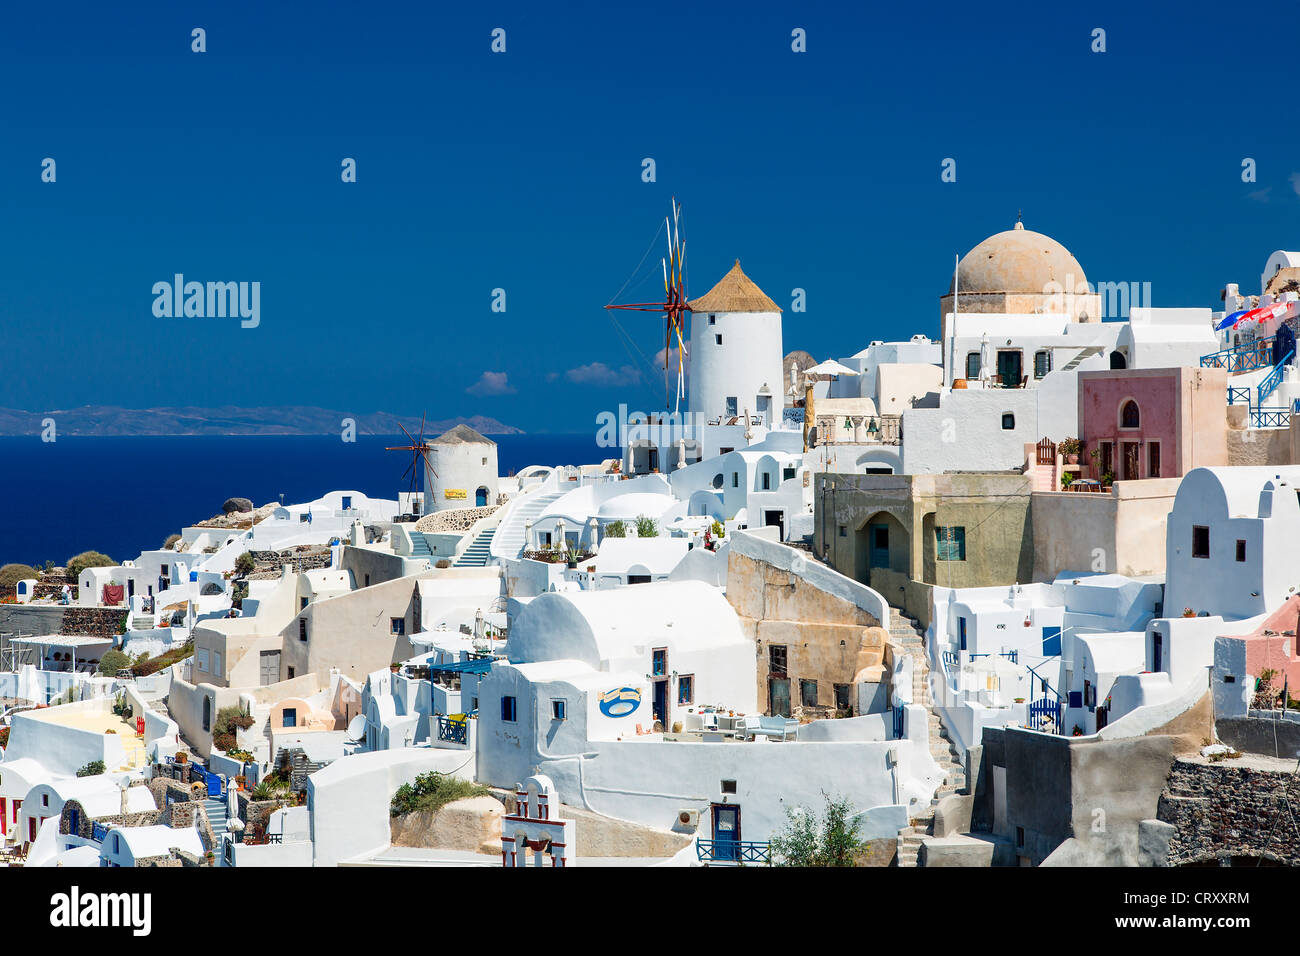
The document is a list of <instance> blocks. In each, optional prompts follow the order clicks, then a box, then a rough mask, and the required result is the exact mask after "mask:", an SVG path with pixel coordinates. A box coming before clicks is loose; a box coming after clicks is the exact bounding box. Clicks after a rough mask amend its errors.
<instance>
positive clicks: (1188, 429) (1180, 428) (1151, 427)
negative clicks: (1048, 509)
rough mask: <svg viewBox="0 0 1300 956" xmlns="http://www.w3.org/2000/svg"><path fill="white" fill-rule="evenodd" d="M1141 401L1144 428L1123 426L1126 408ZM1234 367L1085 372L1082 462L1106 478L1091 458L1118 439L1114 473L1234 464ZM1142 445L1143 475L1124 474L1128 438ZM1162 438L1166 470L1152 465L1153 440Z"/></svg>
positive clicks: (1176, 473) (1169, 474) (1164, 474)
mask: <svg viewBox="0 0 1300 956" xmlns="http://www.w3.org/2000/svg"><path fill="white" fill-rule="evenodd" d="M1130 400H1131V401H1134V402H1136V403H1137V406H1138V412H1139V419H1138V427H1136V428H1124V427H1122V426H1121V424H1120V422H1121V409H1122V408H1123V406H1124V405H1125V403H1126V402H1128V401H1130ZM1226 403H1227V373H1226V372H1225V371H1224V370H1223V369H1201V368H1161V369H1117V370H1113V371H1099V372H1081V373H1080V374H1079V437H1080V438H1081V439H1082V440H1083V442H1084V445H1085V448H1084V455H1083V457H1081V458H1080V459H1079V460H1080V463H1081V464H1083V465H1084V466H1085V467H1086V468H1087V469H1088V472H1087V473H1088V475H1089V476H1090V477H1093V478H1100V477H1101V474H1100V469H1099V468H1098V466H1097V463H1096V461H1095V460H1094V459H1093V458H1092V452H1093V450H1094V449H1097V448H1098V447H1100V444H1101V443H1102V442H1111V443H1112V451H1111V461H1112V464H1111V471H1112V472H1113V474H1114V476H1115V480H1117V481H1122V480H1125V479H1130V478H1154V477H1160V478H1180V477H1182V476H1183V475H1185V474H1186V473H1187V472H1188V471H1190V470H1191V469H1193V468H1197V467H1203V466H1214V465H1225V464H1227V458H1228V448H1227V410H1226ZM1127 443H1136V444H1137V445H1138V462H1137V474H1136V475H1127V474H1125V470H1124V468H1125V445H1126V444H1127ZM1157 443H1158V445H1159V449H1160V451H1159V454H1160V462H1159V469H1160V470H1159V474H1158V475H1155V474H1153V473H1152V472H1151V452H1150V449H1151V446H1152V445H1153V444H1157Z"/></svg>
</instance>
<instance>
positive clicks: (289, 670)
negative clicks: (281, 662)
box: [288, 667, 293, 680]
mask: <svg viewBox="0 0 1300 956" xmlns="http://www.w3.org/2000/svg"><path fill="white" fill-rule="evenodd" d="M288 672H289V678H288V679H289V680H293V668H292V667H290V668H288Z"/></svg>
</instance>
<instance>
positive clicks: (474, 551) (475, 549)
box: [454, 525, 497, 568]
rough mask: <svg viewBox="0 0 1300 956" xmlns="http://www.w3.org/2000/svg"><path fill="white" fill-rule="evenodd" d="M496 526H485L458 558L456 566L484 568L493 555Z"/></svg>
mask: <svg viewBox="0 0 1300 956" xmlns="http://www.w3.org/2000/svg"><path fill="white" fill-rule="evenodd" d="M496 532H497V529H496V526H495V525H494V526H492V527H491V528H485V529H484V530H482V531H480V532H479V533H478V534H476V535H475V536H474V540H473V541H472V542H470V546H469V547H468V548H466V549H465V550H464V551H463V552H461V555H460V557H459V558H457V559H456V563H455V565H454V566H455V567H458V568H482V567H485V566H486V565H487V563H488V559H490V558H491V557H492V539H493V538H495V537H496Z"/></svg>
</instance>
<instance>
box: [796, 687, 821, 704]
mask: <svg viewBox="0 0 1300 956" xmlns="http://www.w3.org/2000/svg"><path fill="white" fill-rule="evenodd" d="M799 702H800V703H801V704H803V706H805V707H816V706H817V682H816V681H815V680H801V681H799Z"/></svg>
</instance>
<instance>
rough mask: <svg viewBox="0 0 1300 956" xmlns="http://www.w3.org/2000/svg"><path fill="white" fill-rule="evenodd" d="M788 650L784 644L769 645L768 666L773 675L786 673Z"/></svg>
mask: <svg viewBox="0 0 1300 956" xmlns="http://www.w3.org/2000/svg"><path fill="white" fill-rule="evenodd" d="M787 650H788V649H787V648H786V646H785V645H784V644H769V645H768V647H767V666H768V669H769V670H771V671H772V673H773V674H784V673H785V662H786V657H787Z"/></svg>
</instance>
